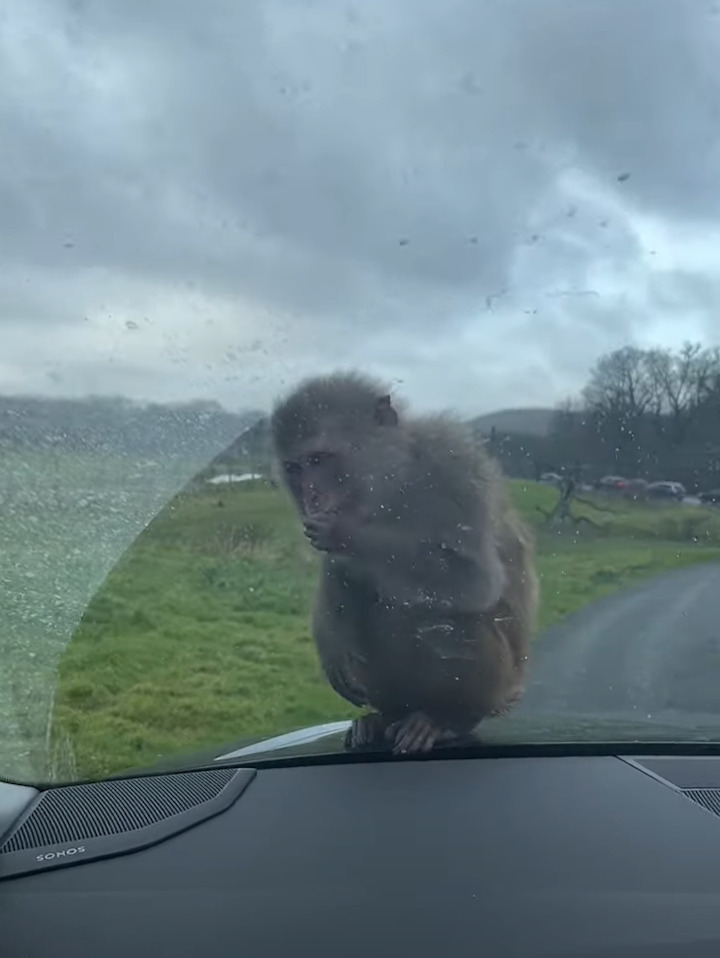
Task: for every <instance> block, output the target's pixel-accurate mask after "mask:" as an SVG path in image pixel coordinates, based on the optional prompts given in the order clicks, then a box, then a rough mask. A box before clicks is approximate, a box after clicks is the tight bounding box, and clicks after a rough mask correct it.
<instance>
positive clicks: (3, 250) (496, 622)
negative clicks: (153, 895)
mask: <svg viewBox="0 0 720 958" xmlns="http://www.w3.org/2000/svg"><path fill="white" fill-rule="evenodd" d="M0 90H1V92H0V141H1V142H2V148H1V149H0V205H1V208H2V216H0V243H1V247H0V255H1V256H2V264H1V268H0V343H1V346H0V729H1V734H0V778H4V779H6V780H9V781H17V782H24V783H40V782H70V781H76V780H80V779H97V778H102V777H104V776H108V775H112V774H117V773H121V772H123V771H125V770H128V769H138V768H151V767H153V766H158V765H159V764H162V763H175V765H176V767H183V766H184V767H189V766H190V765H191V764H193V762H195V761H197V759H196V758H193V756H197V755H200V754H202V755H204V756H205V759H204V760H206V761H212V760H221V759H222V757H223V756H227V755H236V754H237V755H239V754H243V755H258V754H259V753H261V752H262V753H265V752H269V751H270V750H275V752H274V754H281V752H282V749H283V747H284V746H287V745H288V744H291V745H292V746H293V747H294V748H295V750H296V752H299V753H301V754H302V753H303V751H304V750H307V751H312V750H313V749H315V750H317V749H318V748H323V749H325V750H327V751H335V752H336V751H339V750H344V749H357V750H360V751H362V750H363V749H364V748H373V749H375V748H380V749H386V750H389V751H391V752H392V753H393V754H409V753H410V754H411V753H413V752H415V753H417V752H426V751H428V750H431V749H434V748H439V747H441V746H442V747H452V745H453V743H457V742H460V741H466V739H467V737H468V736H470V737H471V738H472V740H473V741H475V740H477V741H480V742H483V741H487V742H496V743H497V742H499V743H514V742H519V743H549V742H561V741H562V742H608V741H610V742H655V741H673V742H698V741H710V742H720V693H718V686H719V680H720V643H719V633H718V623H719V622H720V604H719V603H720V589H718V583H720V575H719V573H720V564H719V563H720V493H718V490H719V489H720V431H719V428H718V424H719V423H720V323H719V322H718V316H717V312H718V307H717V303H718V294H719V293H720V273H719V272H718V256H717V251H718V249H719V248H720V191H718V183H719V182H720V6H719V5H718V4H717V3H716V2H715V0H707V2H704V0H699V2H697V3H680V2H678V3H665V4H661V3H656V2H655V0H652V2H651V0H622V2H620V0H593V2H588V3H577V2H574V0H514V2H512V3H499V2H490V0H479V2H478V0H453V2H452V3H449V4H448V3H443V2H440V0H395V2H393V3H380V2H379V0H366V2H363V3H360V2H354V0H347V2H345V0H342V2H337V0H297V2H293V3H291V2H283V0H262V2H260V0H251V2H247V3H229V2H226V0H210V3H209V4H208V5H201V4H198V3H190V2H187V0H173V2H172V3H171V2H169V0H147V2H145V3H143V4H128V3H125V2H120V0H104V2H102V3H93V2H91V0H10V2H8V3H6V4H4V5H3V16H2V20H1V21H0ZM318 377H320V378H318ZM310 380H312V382H310ZM291 733H295V734H291ZM288 735H289V736H290V737H289V738H283V736H288ZM318 743H320V744H318ZM243 749H244V751H243ZM278 749H279V750H280V751H278Z"/></svg>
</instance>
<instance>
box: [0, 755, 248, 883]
mask: <svg viewBox="0 0 720 958" xmlns="http://www.w3.org/2000/svg"><path fill="white" fill-rule="evenodd" d="M255 774H256V773H255V770H254V769H248V768H241V769H237V768H218V769H207V770H205V769H203V770H198V771H197V772H175V773H165V774H161V775H144V776H140V777H138V778H126V779H108V780H106V781H103V782H91V783H88V784H83V785H63V786H59V787H57V788H50V789H48V790H47V791H45V792H42V793H41V794H40V795H39V796H38V798H37V799H36V800H35V802H34V803H33V804H32V805H31V806H30V808H29V810H28V812H27V813H26V814H25V816H24V817H23V818H21V819H20V820H19V821H18V823H17V824H16V826H15V827H14V829H13V830H12V831H11V832H10V834H9V835H7V837H6V839H5V841H4V842H3V844H2V845H0V879H2V878H6V877H9V876H11V875H18V874H24V873H27V872H31V871H38V870H41V869H46V868H53V867H57V866H60V865H70V864H76V863H77V864H79V863H80V862H82V861H90V860H92V859H97V858H106V857H109V856H111V855H119V854H126V853H127V852H130V851H134V850H137V849H140V848H146V847H148V846H149V845H153V844H156V843H157V842H159V841H163V840H164V839H166V838H170V837H171V836H172V835H177V834H178V833H179V832H182V831H185V830H186V829H187V828H190V827H192V826H193V825H196V824H198V823H199V822H201V821H204V820H206V819H208V818H211V817H212V816H213V815H217V814H218V813H219V812H221V811H224V810H225V809H226V808H228V807H229V806H230V805H231V804H232V803H233V802H234V801H235V800H236V799H237V798H238V797H239V796H240V795H241V794H242V792H243V791H244V790H245V789H246V788H247V786H248V785H249V784H250V782H251V781H252V779H253V778H254V777H255ZM38 852H41V853H42V854H37V853H38Z"/></svg>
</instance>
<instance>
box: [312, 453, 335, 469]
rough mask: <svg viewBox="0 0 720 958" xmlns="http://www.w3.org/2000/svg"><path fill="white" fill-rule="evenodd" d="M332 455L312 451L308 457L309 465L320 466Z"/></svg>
mask: <svg viewBox="0 0 720 958" xmlns="http://www.w3.org/2000/svg"><path fill="white" fill-rule="evenodd" d="M329 457H330V454H329V453H327V452H311V453H310V455H309V456H308V457H307V461H308V465H309V466H320V465H322V463H323V462H326V461H327V460H328V459H329Z"/></svg>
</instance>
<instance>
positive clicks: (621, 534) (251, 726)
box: [50, 482, 720, 778]
mask: <svg viewBox="0 0 720 958" xmlns="http://www.w3.org/2000/svg"><path fill="white" fill-rule="evenodd" d="M512 488H513V496H514V498H515V501H516V502H517V504H518V505H519V507H520V508H521V510H522V511H523V513H524V514H525V515H526V516H528V517H529V518H530V519H531V521H532V522H533V523H535V524H536V525H537V524H539V523H540V522H541V521H542V518H543V517H542V515H541V512H540V509H544V510H546V511H549V510H550V509H551V508H552V505H553V503H554V501H555V499H556V497H557V493H556V492H555V491H554V490H553V489H550V488H547V487H543V486H539V485H536V484H534V483H529V484H524V483H522V482H514V483H513V484H512ZM596 502H597V505H598V506H600V510H598V509H596V508H593V507H592V506H587V505H578V506H577V508H576V509H575V510H574V511H575V512H576V513H577V514H578V515H585V516H588V517H591V518H592V521H593V523H594V524H593V525H592V526H590V525H589V524H588V523H584V524H581V528H582V531H581V532H580V533H577V534H576V533H575V532H573V531H568V530H567V529H558V530H556V531H542V532H540V533H539V536H538V566H539V571H540V575H541V580H542V588H543V598H542V612H541V621H540V630H539V631H540V632H542V630H543V629H545V628H547V627H548V626H549V625H551V624H552V623H554V622H556V621H557V620H558V619H560V618H562V617H563V616H565V615H567V614H568V613H570V612H572V611H574V610H577V609H579V608H580V607H582V606H584V605H585V604H587V603H588V602H591V601H593V600H594V599H597V598H599V597H601V596H603V595H606V594H608V593H610V592H613V591H616V590H618V589H621V588H625V587H627V586H628V585H630V584H632V583H633V582H635V581H637V580H639V579H641V578H644V577H647V576H651V575H654V574H657V573H659V572H662V571H665V570H669V569H672V568H676V567H678V566H681V565H685V564H688V563H693V562H698V561H707V560H712V559H718V558H720V514H719V513H718V512H717V511H712V510H705V509H700V508H697V507H675V506H670V507H666V506H644V505H643V506H641V505H630V504H622V503H612V502H609V501H607V500H606V501H605V502H603V501H601V500H597V501H596ZM315 575H316V559H315V557H314V556H313V555H312V554H311V551H310V550H309V548H307V547H306V546H305V544H304V542H303V541H302V538H301V536H300V534H299V529H298V525H297V523H296V521H295V520H294V518H293V516H292V514H291V512H290V509H289V506H288V504H287V502H286V500H285V498H284V496H283V495H282V493H280V492H278V491H275V490H271V489H268V488H265V487H262V486H261V487H257V486H256V487H255V488H252V487H251V486H243V487H235V488H230V489H224V490H223V491H221V492H218V491H217V490H213V491H203V492H199V493H196V494H192V495H186V494H181V495H180V496H178V497H177V498H176V499H175V500H174V501H173V502H171V503H170V504H169V505H168V507H166V508H165V509H164V510H163V512H162V513H161V514H159V515H158V516H157V517H156V518H155V519H154V520H153V521H152V522H151V523H150V525H149V526H148V527H147V528H146V529H145V531H144V532H143V533H142V534H141V535H140V536H139V538H138V539H137V540H136V541H135V542H134V544H133V546H132V548H131V549H130V550H129V551H128V552H127V553H126V554H125V555H124V556H123V558H122V559H121V561H120V562H119V563H118V564H117V565H116V566H115V567H114V568H113V570H112V572H111V573H110V575H109V576H108V578H107V579H106V580H105V582H104V583H103V585H102V588H101V589H100V590H99V591H98V592H97V594H96V595H95V596H94V598H93V599H92V601H91V602H90V604H89V606H88V607H87V609H86V611H85V614H84V616H83V618H82V621H81V623H80V625H79V627H78V629H77V631H76V632H75V634H74V636H73V640H72V642H71V643H70V645H69V646H68V648H67V650H66V651H65V653H64V655H63V656H62V659H61V661H60V667H59V682H58V685H57V694H56V697H55V713H54V715H55V723H54V729H53V749H52V756H51V761H50V773H52V774H54V775H55V776H56V777H58V778H65V777H68V776H74V775H79V776H92V775H104V774H110V773H113V772H117V771H121V770H122V769H125V768H128V767H133V766H141V765H144V764H150V763H153V762H156V761H158V760H160V759H163V758H168V757H170V756H172V755H176V754H182V753H185V752H189V751H192V750H196V749H200V748H204V747H211V746H213V745H215V744H218V743H225V742H229V741H232V740H235V739H240V738H246V737H249V736H253V735H258V736H260V735H265V734H273V733H277V732H279V731H288V730H289V729H292V728H296V727H299V726H303V725H307V724H312V723H317V722H322V721H327V720H330V719H338V718H344V717H351V716H352V715H353V714H356V712H355V710H354V709H352V707H349V706H348V705H347V703H345V702H343V701H342V700H341V699H340V698H338V697H337V696H336V695H335V693H334V692H333V691H332V690H331V689H330V688H329V687H328V686H327V684H326V683H325V681H324V680H323V678H322V676H321V673H320V669H319V666H318V664H317V660H316V656H315V652H314V648H313V645H312V642H311V639H310V635H309V630H308V612H309V607H310V600H311V595H312V591H313V583H314V579H315ZM538 641H542V638H540V639H538Z"/></svg>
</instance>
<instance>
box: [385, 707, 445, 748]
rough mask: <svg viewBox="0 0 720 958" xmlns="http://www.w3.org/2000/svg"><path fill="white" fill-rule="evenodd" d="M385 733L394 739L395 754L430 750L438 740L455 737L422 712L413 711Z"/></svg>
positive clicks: (394, 723)
mask: <svg viewBox="0 0 720 958" xmlns="http://www.w3.org/2000/svg"><path fill="white" fill-rule="evenodd" d="M385 734H386V736H387V737H388V738H389V739H392V740H393V749H392V750H393V753H394V754H395V755H399V754H406V755H412V754H414V753H417V752H429V751H430V749H431V748H432V747H433V746H434V745H435V744H436V743H437V742H440V741H445V740H446V739H447V738H448V737H450V738H452V737H453V735H452V734H451V733H448V732H447V730H446V729H443V728H441V727H440V726H439V725H437V724H436V723H435V722H433V720H432V719H430V718H428V717H427V715H424V714H423V713H422V712H413V714H412V715H408V717H407V718H404V719H402V720H401V721H400V722H393V724H392V725H389V726H388V728H387V731H386V733H385Z"/></svg>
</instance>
